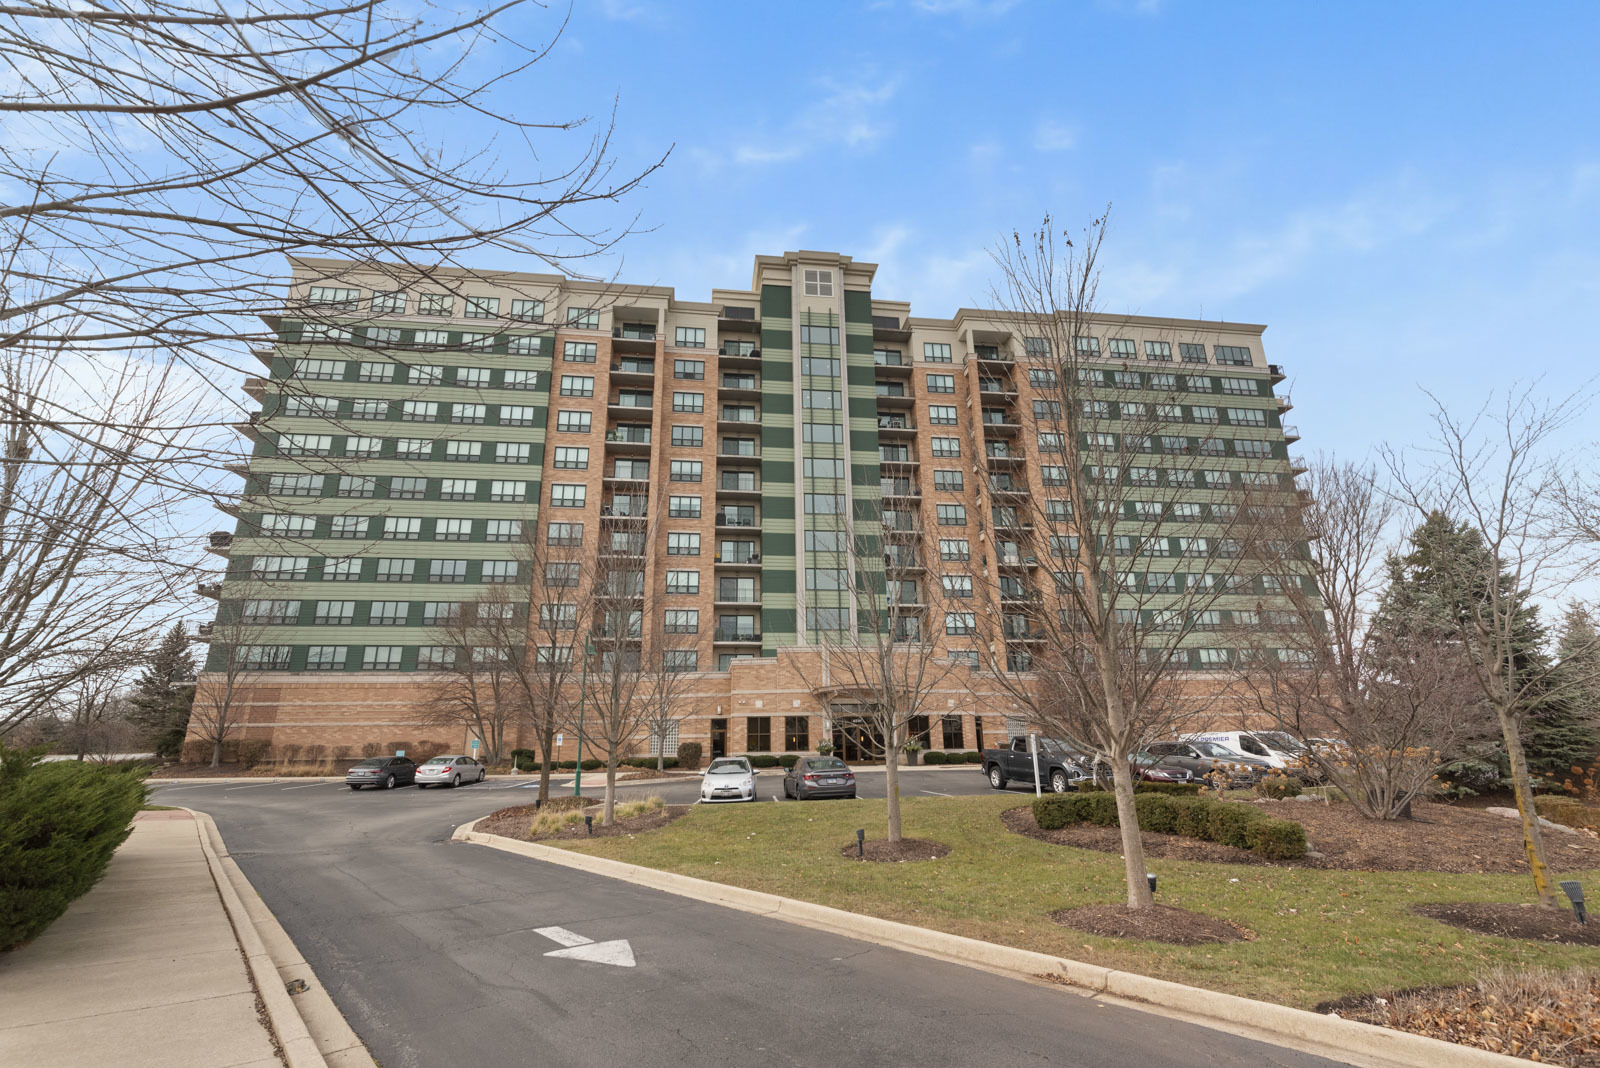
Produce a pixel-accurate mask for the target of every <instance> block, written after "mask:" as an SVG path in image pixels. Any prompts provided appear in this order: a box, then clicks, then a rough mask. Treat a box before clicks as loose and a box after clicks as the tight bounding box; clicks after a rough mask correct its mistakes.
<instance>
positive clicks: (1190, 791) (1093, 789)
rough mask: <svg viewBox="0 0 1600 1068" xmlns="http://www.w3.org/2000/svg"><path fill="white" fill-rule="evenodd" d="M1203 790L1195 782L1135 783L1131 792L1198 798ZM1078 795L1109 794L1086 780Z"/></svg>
mask: <svg viewBox="0 0 1600 1068" xmlns="http://www.w3.org/2000/svg"><path fill="white" fill-rule="evenodd" d="M1203 789H1205V786H1204V784H1202V783H1197V782H1136V783H1134V784H1133V792H1134V793H1136V794H1172V795H1174V796H1177V797H1199V796H1200V791H1201V790H1203ZM1077 790H1078V792H1079V793H1084V794H1093V793H1110V791H1109V790H1107V789H1106V788H1105V787H1103V786H1096V785H1095V784H1094V783H1092V782H1090V781H1088V780H1087V779H1086V780H1084V781H1083V782H1080V783H1079V784H1078V786H1077Z"/></svg>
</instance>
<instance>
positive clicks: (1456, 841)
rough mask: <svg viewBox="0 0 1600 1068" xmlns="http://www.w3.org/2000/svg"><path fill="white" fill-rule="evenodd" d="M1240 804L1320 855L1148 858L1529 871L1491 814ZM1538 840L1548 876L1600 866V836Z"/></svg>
mask: <svg viewBox="0 0 1600 1068" xmlns="http://www.w3.org/2000/svg"><path fill="white" fill-rule="evenodd" d="M1238 803H1239V804H1259V805H1260V806H1261V807H1263V808H1265V809H1266V811H1267V812H1268V813H1269V814H1270V815H1272V816H1275V817H1277V818H1279V819H1286V820H1295V821H1297V822H1299V823H1301V824H1303V825H1304V826H1305V829H1306V837H1307V839H1309V841H1310V843H1311V848H1312V849H1313V850H1314V851H1316V852H1317V853H1320V854H1321V856H1316V857H1306V858H1304V859H1303V860H1293V861H1268V860H1263V859H1262V858H1260V857H1258V856H1256V855H1255V854H1254V853H1251V852H1250V851H1248V850H1244V849H1235V848H1233V847H1232V846H1225V845H1217V844H1215V843H1212V842H1199V841H1195V840H1194V839H1192V838H1180V837H1178V836H1177V835H1170V834H1150V833H1146V834H1145V835H1144V843H1145V853H1146V855H1147V856H1150V857H1152V858H1156V859H1170V860H1197V861H1205V862H1209V863H1216V864H1272V865H1274V866H1283V867H1300V868H1329V869H1338V870H1346V871H1433V872H1449V873H1457V874H1503V875H1516V874H1525V873H1526V872H1527V870H1528V857H1527V854H1526V853H1524V852H1523V846H1522V828H1521V825H1520V824H1519V823H1518V822H1517V821H1516V820H1513V819H1507V818H1505V817H1504V816H1491V815H1489V814H1488V813H1487V812H1483V811H1480V810H1477V809H1473V808H1462V807H1457V806H1455V805H1436V804H1418V805H1416V806H1414V808H1413V812H1414V818H1412V819H1409V820H1390V821H1378V820H1369V819H1365V818H1363V817H1362V816H1361V814H1360V813H1358V812H1356V811H1355V809H1354V808H1353V807H1352V806H1350V805H1348V804H1343V803H1338V802H1335V803H1331V804H1330V803H1323V802H1315V801H1312V802H1308V801H1260V802H1254V801H1246V802H1238ZM1002 819H1003V820H1004V821H1005V825H1006V826H1007V827H1008V828H1010V829H1011V830H1013V831H1015V832H1017V833H1018V834H1025V835H1027V836H1028V837H1030V838H1037V839H1039V840H1040V841H1045V842H1052V843H1054V844H1056V845H1065V846H1073V847H1075V848H1078V849H1094V850H1099V851H1101V852H1106V853H1121V852H1122V838H1121V835H1120V833H1119V832H1118V830H1117V828H1115V827H1095V826H1091V825H1087V824H1085V825H1080V826H1077V827H1063V828H1062V829H1060V830H1058V831H1041V830H1040V829H1039V826H1038V824H1036V823H1035V822H1034V820H1033V810H1032V808H1031V807H1028V806H1024V807H1022V808H1016V809H1011V810H1010V811H1008V812H1006V813H1005V814H1004V815H1003V816H1002ZM1544 838H1545V847H1546V852H1547V853H1548V856H1549V862H1550V867H1551V869H1552V870H1554V871H1558V872H1561V871H1584V870H1589V869H1593V868H1600V837H1594V836H1590V835H1586V834H1564V833H1562V832H1560V831H1550V830H1546V832H1545V836H1544Z"/></svg>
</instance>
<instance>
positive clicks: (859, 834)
mask: <svg viewBox="0 0 1600 1068" xmlns="http://www.w3.org/2000/svg"><path fill="white" fill-rule="evenodd" d="M856 857H857V858H858V859H861V860H865V859H867V832H866V830H865V829H864V828H863V829H858V830H857V831H856Z"/></svg>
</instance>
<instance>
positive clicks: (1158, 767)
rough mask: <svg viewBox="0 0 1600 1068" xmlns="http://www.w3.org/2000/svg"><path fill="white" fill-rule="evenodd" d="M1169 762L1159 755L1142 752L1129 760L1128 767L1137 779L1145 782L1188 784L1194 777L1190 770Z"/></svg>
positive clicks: (1166, 758)
mask: <svg viewBox="0 0 1600 1068" xmlns="http://www.w3.org/2000/svg"><path fill="white" fill-rule="evenodd" d="M1169 760H1170V758H1168V757H1164V756H1161V755H1160V754H1158V753H1152V752H1149V751H1147V750H1140V751H1139V752H1137V753H1135V754H1133V756H1132V757H1130V758H1129V759H1128V767H1129V769H1130V770H1131V771H1132V772H1133V777H1134V778H1135V779H1142V780H1144V781H1145V782H1188V781H1189V779H1190V778H1191V777H1192V776H1191V775H1190V774H1189V770H1188V769H1187V768H1183V767H1179V766H1178V765H1177V764H1173V763H1170V762H1169Z"/></svg>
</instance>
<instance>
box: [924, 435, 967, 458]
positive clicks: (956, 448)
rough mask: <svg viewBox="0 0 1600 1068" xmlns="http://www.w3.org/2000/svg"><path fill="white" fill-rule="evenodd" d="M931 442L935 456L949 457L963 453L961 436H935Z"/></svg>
mask: <svg viewBox="0 0 1600 1068" xmlns="http://www.w3.org/2000/svg"><path fill="white" fill-rule="evenodd" d="M931 444H932V446H933V455H935V456H938V457H943V458H949V457H953V456H960V455H961V439H960V438H934V439H933V440H932V442H931Z"/></svg>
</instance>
